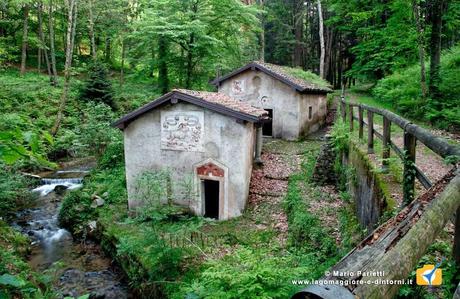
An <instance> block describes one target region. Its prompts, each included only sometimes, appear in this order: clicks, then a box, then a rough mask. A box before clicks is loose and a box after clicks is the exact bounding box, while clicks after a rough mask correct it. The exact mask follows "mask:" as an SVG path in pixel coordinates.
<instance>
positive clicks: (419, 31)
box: [412, 0, 428, 100]
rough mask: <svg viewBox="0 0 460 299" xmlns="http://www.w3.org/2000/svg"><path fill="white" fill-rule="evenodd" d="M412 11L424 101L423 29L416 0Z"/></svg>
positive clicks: (425, 90) (413, 0)
mask: <svg viewBox="0 0 460 299" xmlns="http://www.w3.org/2000/svg"><path fill="white" fill-rule="evenodd" d="M412 9H413V11H414V19H415V24H416V26H417V42H418V53H419V59H420V89H421V91H422V99H423V100H425V99H426V97H427V91H428V90H427V86H426V70H425V34H424V27H423V24H422V20H421V18H422V16H421V10H420V3H419V1H418V0H412Z"/></svg>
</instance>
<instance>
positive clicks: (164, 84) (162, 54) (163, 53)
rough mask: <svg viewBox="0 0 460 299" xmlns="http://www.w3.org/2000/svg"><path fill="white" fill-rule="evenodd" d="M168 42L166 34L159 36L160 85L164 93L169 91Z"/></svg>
mask: <svg viewBox="0 0 460 299" xmlns="http://www.w3.org/2000/svg"><path fill="white" fill-rule="evenodd" d="M167 52H168V42H167V40H166V38H165V37H164V36H161V35H160V37H159V38H158V60H159V61H158V85H159V87H160V90H161V92H162V93H167V92H168V91H169V79H168V63H167V61H166V60H167V56H168V54H167Z"/></svg>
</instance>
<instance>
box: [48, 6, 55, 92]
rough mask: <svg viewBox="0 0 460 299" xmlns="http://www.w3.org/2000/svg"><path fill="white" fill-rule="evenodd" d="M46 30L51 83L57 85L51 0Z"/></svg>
mask: <svg viewBox="0 0 460 299" xmlns="http://www.w3.org/2000/svg"><path fill="white" fill-rule="evenodd" d="M48 27H49V28H48V32H49V36H50V37H49V39H50V57H51V85H53V86H57V70H56V52H55V49H54V23H53V0H50V3H49V16H48Z"/></svg>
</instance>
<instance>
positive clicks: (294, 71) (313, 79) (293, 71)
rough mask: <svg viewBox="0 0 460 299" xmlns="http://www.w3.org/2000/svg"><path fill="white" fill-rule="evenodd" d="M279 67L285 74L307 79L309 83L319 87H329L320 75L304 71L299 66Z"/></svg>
mask: <svg viewBox="0 0 460 299" xmlns="http://www.w3.org/2000/svg"><path fill="white" fill-rule="evenodd" d="M281 69H282V70H283V71H284V72H286V73H287V74H289V75H291V76H293V77H295V78H297V79H299V80H303V81H307V82H309V83H311V84H314V85H317V86H318V87H319V88H321V89H330V88H331V85H330V84H329V82H327V81H326V80H324V79H322V78H321V77H320V76H318V75H316V74H314V73H312V72H310V71H304V70H302V69H300V68H293V67H288V66H281Z"/></svg>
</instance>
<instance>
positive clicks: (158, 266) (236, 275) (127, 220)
mask: <svg viewBox="0 0 460 299" xmlns="http://www.w3.org/2000/svg"><path fill="white" fill-rule="evenodd" d="M319 147H320V143H319V142H315V141H307V142H284V141H282V142H270V143H268V144H267V147H266V150H268V151H271V152H282V153H287V154H286V157H290V156H292V155H301V160H302V167H301V170H300V171H299V172H298V173H295V174H294V175H292V176H291V178H290V179H289V183H288V190H287V194H286V196H285V197H284V198H267V199H269V200H265V201H263V202H261V203H260V204H258V205H257V206H249V207H248V208H247V209H246V211H245V212H244V214H243V215H242V216H240V217H238V218H234V219H231V220H228V221H213V220H208V219H204V218H202V217H195V216H186V215H184V216H179V217H174V218H170V217H169V218H168V217H167V218H165V219H163V220H161V221H151V220H145V219H139V218H136V217H130V215H128V211H127V209H126V193H124V192H122V190H121V189H120V188H122V186H123V185H124V173H123V169H124V167H123V165H122V164H116V163H114V164H112V166H111V167H108V168H103V169H100V168H99V169H97V170H96V171H95V172H94V173H93V174H92V175H91V177H90V179H89V180H88V181H85V187H84V189H83V190H81V193H86V194H93V193H96V194H102V193H104V192H106V191H109V192H111V194H110V196H109V198H110V200H108V201H106V203H107V204H106V205H105V206H104V207H103V208H101V209H99V210H98V212H97V215H92V217H97V219H98V223H99V224H100V228H101V230H102V232H103V233H102V240H103V241H102V243H103V246H104V248H105V249H106V250H108V251H109V252H111V255H112V256H113V257H114V258H115V259H116V260H117V261H118V262H119V263H120V264H121V266H122V268H123V269H124V271H125V272H126V273H127V276H128V279H129V281H130V283H131V285H132V286H133V287H134V288H136V289H138V290H139V292H140V293H144V294H145V293H150V294H157V296H165V297H167V298H184V296H192V297H193V296H198V297H201V298H211V297H212V298H254V297H271V298H286V297H288V296H290V295H291V294H292V293H293V292H295V291H297V290H298V288H299V286H296V285H293V284H292V282H291V281H292V280H293V279H309V278H319V277H320V276H322V275H323V273H324V271H325V270H327V269H328V268H329V267H330V266H332V265H333V264H334V263H335V262H337V260H338V259H339V258H340V257H341V256H342V255H343V254H345V253H346V252H347V250H348V249H350V248H351V247H350V246H352V244H353V242H352V241H350V242H349V243H347V246H346V247H343V248H341V247H337V246H336V244H335V241H334V240H333V239H332V238H331V237H327V236H328V235H329V234H330V230H331V228H327V227H324V224H323V223H322V220H321V219H320V218H319V217H318V216H317V215H315V214H313V213H311V212H310V211H309V203H311V202H316V201H318V200H323V199H324V195H323V194H322V193H321V190H320V189H319V188H318V187H316V186H315V185H314V184H312V183H311V182H310V176H311V173H312V171H313V167H314V165H315V161H316V156H317V155H318V152H319ZM114 153H115V152H111V153H108V154H107V155H106V156H113V155H114ZM106 156H104V157H103V158H102V160H103V161H104V159H107V157H106ZM115 160H118V158H116V159H115ZM118 161H120V160H118ZM105 164H106V165H110V164H111V163H110V162H106V163H105ZM114 165H115V166H114ZM109 186H111V187H110V188H109ZM117 190H118V191H117ZM112 191H114V192H112ZM305 191H307V192H305ZM69 198H71V197H69ZM66 200H68V199H67V198H66ZM66 200H65V201H64V206H66ZM326 200H327V199H326ZM81 202H82V201H80V204H81ZM85 210H86V209H82V208H78V209H75V210H74V212H73V214H72V215H73V216H71V217H70V218H72V217H74V218H76V219H75V220H74V222H75V223H78V222H79V219H84V220H85V221H87V220H88V219H87V218H86V216H85V215H82V214H84V211H85ZM82 211H83V212H82ZM283 211H285V213H286V215H287V220H288V223H289V230H288V232H287V235H285V236H283V235H282V234H280V232H279V231H278V230H277V229H276V227H275V225H276V224H277V223H276V222H275V221H274V219H273V214H274V213H281V212H283ZM330 212H331V213H333V212H334V211H330ZM342 218H343V219H345V220H344V221H350V220H349V219H350V215H349V214H347V213H344V214H343V216H342ZM347 219H348V220H347ZM343 227H344V229H346V230H347V232H346V233H347V234H350V235H352V230H353V225H347V228H345V225H344V226H343ZM203 239H204V241H203ZM350 239H352V237H350ZM353 241H354V240H353Z"/></svg>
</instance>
